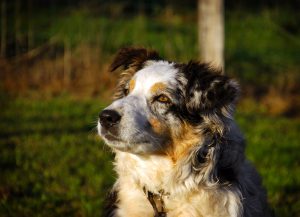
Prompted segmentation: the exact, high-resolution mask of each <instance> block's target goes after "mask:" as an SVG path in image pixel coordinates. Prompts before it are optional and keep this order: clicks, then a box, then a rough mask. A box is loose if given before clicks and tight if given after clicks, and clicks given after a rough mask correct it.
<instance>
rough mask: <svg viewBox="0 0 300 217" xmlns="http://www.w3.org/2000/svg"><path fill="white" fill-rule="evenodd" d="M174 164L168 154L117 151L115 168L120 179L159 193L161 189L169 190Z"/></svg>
mask: <svg viewBox="0 0 300 217" xmlns="http://www.w3.org/2000/svg"><path fill="white" fill-rule="evenodd" d="M174 166H175V165H174V163H173V162H172V160H171V159H169V158H168V157H166V156H161V155H149V156H141V155H135V154H130V153H127V152H120V151H116V164H115V169H116V171H117V173H118V176H119V179H123V180H124V181H125V182H132V183H131V184H133V185H136V187H138V188H141V189H143V188H146V189H147V190H148V191H150V192H153V193H154V194H159V191H161V190H164V191H165V192H167V191H168V190H169V189H168V188H169V183H170V181H169V180H170V178H171V176H172V170H173V168H174ZM123 180H122V181H123ZM122 181H121V182H122Z"/></svg>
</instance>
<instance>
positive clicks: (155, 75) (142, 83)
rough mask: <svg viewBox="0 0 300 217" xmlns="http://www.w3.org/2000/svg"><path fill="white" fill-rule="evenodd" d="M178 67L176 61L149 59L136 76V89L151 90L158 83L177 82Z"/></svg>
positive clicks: (134, 78)
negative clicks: (175, 64)
mask: <svg viewBox="0 0 300 217" xmlns="http://www.w3.org/2000/svg"><path fill="white" fill-rule="evenodd" d="M177 71H178V69H176V67H174V63H169V62H167V61H148V63H147V64H146V66H145V67H144V68H143V69H141V70H139V71H138V72H137V73H136V74H135V75H134V76H133V78H132V79H133V80H134V81H135V87H134V91H143V92H149V90H150V89H151V88H152V87H153V86H154V85H157V84H165V85H169V84H172V83H175V81H176V79H175V77H176V74H177Z"/></svg>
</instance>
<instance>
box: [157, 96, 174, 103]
mask: <svg viewBox="0 0 300 217" xmlns="http://www.w3.org/2000/svg"><path fill="white" fill-rule="evenodd" d="M156 101H157V102H160V103H165V104H169V103H171V100H170V99H169V97H167V96H166V95H164V94H161V95H159V96H158V97H157V98H156Z"/></svg>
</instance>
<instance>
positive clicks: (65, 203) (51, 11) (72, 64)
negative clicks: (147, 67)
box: [0, 0, 300, 217]
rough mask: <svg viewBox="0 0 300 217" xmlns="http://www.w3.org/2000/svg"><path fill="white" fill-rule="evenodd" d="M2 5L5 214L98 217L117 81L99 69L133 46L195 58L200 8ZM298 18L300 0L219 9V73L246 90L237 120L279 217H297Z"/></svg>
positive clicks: (108, 177) (0, 128)
mask: <svg viewBox="0 0 300 217" xmlns="http://www.w3.org/2000/svg"><path fill="white" fill-rule="evenodd" d="M3 2H4V1H1V9H3ZM5 2H6V5H5V8H6V10H5V12H6V13H4V15H5V19H6V22H7V25H6V28H4V29H3V25H1V35H5V39H6V42H5V46H4V48H5V49H4V48H3V43H2V41H1V58H0V91H1V93H0V100H1V101H0V108H1V109H0V138H1V140H0V171H1V172H0V216H62V215H64V216H101V211H102V203H103V199H104V196H105V193H106V192H107V190H108V189H109V188H110V187H111V185H112V183H113V181H114V177H115V175H114V172H113V170H112V164H111V161H112V158H113V156H112V154H111V153H110V151H109V149H108V148H106V146H104V145H103V143H102V142H101V140H100V139H99V138H98V137H97V136H96V132H95V129H94V128H95V125H96V120H97V114H98V113H99V111H100V110H101V109H102V108H104V107H105V105H107V104H108V103H109V99H110V96H111V93H112V90H113V87H114V85H115V80H116V77H117V75H114V74H109V73H108V72H107V70H106V69H107V67H108V64H109V62H110V61H111V59H112V55H113V54H114V53H115V52H116V51H117V50H118V49H119V48H120V47H122V46H125V45H138V46H144V47H150V48H153V49H156V50H158V51H159V52H160V53H161V55H162V56H164V57H166V58H168V59H171V60H175V61H181V62H183V61H188V60H190V59H197V57H198V50H197V47H198V46H197V35H196V34H197V30H196V27H197V23H196V20H197V14H196V10H195V8H196V4H195V2H194V1H192V0H188V1H167V0H166V1H158V0H151V1H147V2H146V1H138V3H136V1H121V0H114V1H96V0H90V1H80V0H73V1H68V0H59V1H58V0H43V1H38V0H27V1H20V0H15V1H5ZM183 2H184V3H183ZM298 12H299V3H298V2H297V1H284V2H283V1H279V0H276V1H262V0H255V1H248V0H246V1H242V0H238V1H226V2H225V39H226V41H225V65H226V73H227V74H229V75H231V76H234V77H236V78H237V79H238V80H240V82H241V83H242V87H243V96H242V98H241V99H242V100H241V102H240V105H239V107H238V112H237V116H236V118H237V121H238V123H239V124H240V126H241V128H242V130H243V132H245V134H246V138H247V141H248V148H247V155H248V157H249V158H250V160H251V161H252V162H253V163H254V164H255V165H256V167H257V168H258V170H259V172H260V173H261V175H262V176H263V180H264V185H265V187H266V188H267V190H268V194H269V200H270V204H271V206H272V207H273V208H274V210H275V212H276V214H277V215H278V216H286V217H288V216H300V209H299V207H300V203H299V201H300V176H299V175H298V174H300V160H299V159H300V158H299V153H300V144H299V141H300V136H299V131H300V119H299V111H300V97H299V95H300V93H299V91H300V88H299V85H300V72H299V69H300V67H299V59H300V52H299V50H300V37H299V36H300V27H299V23H300V14H299V13H298ZM1 21H3V10H1ZM3 31H4V33H5V34H3Z"/></svg>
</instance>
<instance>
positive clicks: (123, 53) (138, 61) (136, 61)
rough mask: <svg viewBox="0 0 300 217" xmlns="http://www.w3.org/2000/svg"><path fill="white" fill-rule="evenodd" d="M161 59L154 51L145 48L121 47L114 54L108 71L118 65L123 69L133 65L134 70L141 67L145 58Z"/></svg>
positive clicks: (113, 69)
mask: <svg viewBox="0 0 300 217" xmlns="http://www.w3.org/2000/svg"><path fill="white" fill-rule="evenodd" d="M159 59H161V58H160V57H159V55H158V53H157V52H156V51H152V50H146V49H145V48H132V47H125V48H121V49H120V50H119V51H118V53H117V55H116V56H115V58H114V60H113V62H112V64H111V66H110V71H115V70H116V69H117V68H119V67H123V68H124V69H125V70H126V69H128V68H129V67H134V68H135V71H137V70H139V69H141V68H142V67H143V64H144V63H145V62H146V61H147V60H159Z"/></svg>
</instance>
